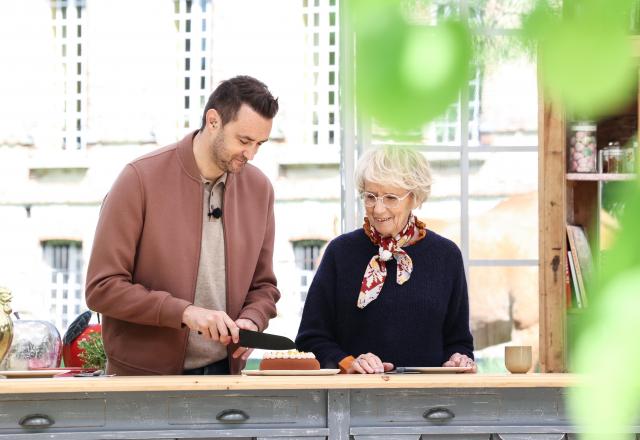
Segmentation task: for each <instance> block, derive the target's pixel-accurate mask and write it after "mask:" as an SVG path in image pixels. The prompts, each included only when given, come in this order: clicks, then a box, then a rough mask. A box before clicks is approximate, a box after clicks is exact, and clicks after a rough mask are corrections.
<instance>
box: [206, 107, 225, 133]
mask: <svg viewBox="0 0 640 440" xmlns="http://www.w3.org/2000/svg"><path fill="white" fill-rule="evenodd" d="M205 119H206V121H207V125H208V126H209V127H211V128H213V129H216V128H219V127H221V126H222V118H221V117H220V113H218V111H217V110H216V109H215V108H210V109H209V110H207V114H206V116H205Z"/></svg>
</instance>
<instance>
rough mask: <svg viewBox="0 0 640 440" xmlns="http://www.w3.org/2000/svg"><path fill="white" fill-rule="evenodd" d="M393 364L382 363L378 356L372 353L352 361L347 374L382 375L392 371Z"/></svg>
mask: <svg viewBox="0 0 640 440" xmlns="http://www.w3.org/2000/svg"><path fill="white" fill-rule="evenodd" d="M393 368H394V367H393V364H392V363H389V362H382V361H381V360H380V358H379V357H378V356H376V355H375V354H373V353H367V354H361V355H360V356H358V357H357V358H355V359H354V360H353V362H352V363H351V365H350V366H349V368H348V369H347V374H354V373H360V374H371V373H384V372H385V371H391V370H393Z"/></svg>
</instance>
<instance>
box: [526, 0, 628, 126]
mask: <svg viewBox="0 0 640 440" xmlns="http://www.w3.org/2000/svg"><path fill="white" fill-rule="evenodd" d="M630 8H631V1H630V0H618V1H615V2H611V1H606V2H605V1H603V0H582V1H573V2H569V3H566V2H565V14H564V15H562V17H561V16H560V13H559V11H558V10H556V9H552V8H551V7H550V6H549V5H548V4H547V3H546V2H539V3H538V5H537V6H536V8H535V9H534V10H533V11H532V12H531V13H530V14H529V15H528V16H527V17H525V19H524V21H523V36H524V38H526V39H533V40H535V41H537V42H538V43H539V52H540V57H539V63H540V71H541V73H542V81H543V84H544V86H545V88H546V89H547V91H548V92H549V93H550V95H551V97H552V98H553V99H558V100H560V101H561V102H562V103H563V104H564V105H565V107H566V108H567V109H568V110H569V111H570V112H571V113H574V114H578V115H581V116H583V117H591V118H596V117H599V116H602V115H605V114H607V113H609V112H611V111H612V110H614V109H615V108H616V107H618V106H620V105H622V104H624V103H625V102H627V101H628V98H629V96H630V94H631V93H632V92H633V90H634V87H635V81H636V71H635V64H634V61H633V59H632V51H631V43H630V41H629V39H628V35H627V31H628V17H629V14H630Z"/></svg>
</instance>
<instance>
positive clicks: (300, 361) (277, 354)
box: [260, 350, 320, 370]
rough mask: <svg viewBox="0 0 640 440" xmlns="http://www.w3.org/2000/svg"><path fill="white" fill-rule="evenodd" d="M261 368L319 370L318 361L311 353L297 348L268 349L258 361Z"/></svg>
mask: <svg viewBox="0 0 640 440" xmlns="http://www.w3.org/2000/svg"><path fill="white" fill-rule="evenodd" d="M260 369H261V370H319V369H320V362H318V360H317V359H316V357H315V356H314V355H313V353H305V352H302V351H298V350H289V351H268V352H266V353H265V354H264V356H263V357H262V360H261V361H260Z"/></svg>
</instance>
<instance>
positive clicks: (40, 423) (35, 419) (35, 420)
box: [18, 414, 55, 429]
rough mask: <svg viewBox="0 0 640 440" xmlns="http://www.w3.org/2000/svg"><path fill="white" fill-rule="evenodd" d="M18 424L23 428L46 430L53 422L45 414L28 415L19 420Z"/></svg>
mask: <svg viewBox="0 0 640 440" xmlns="http://www.w3.org/2000/svg"><path fill="white" fill-rule="evenodd" d="M18 423H19V424H20V426H22V427H23V428H30V429H38V428H48V427H49V426H51V425H53V424H54V423H55V422H54V421H53V419H52V418H51V417H49V416H47V415H45V414H29V415H28V416H24V417H23V418H21V419H20V421H19V422H18Z"/></svg>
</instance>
